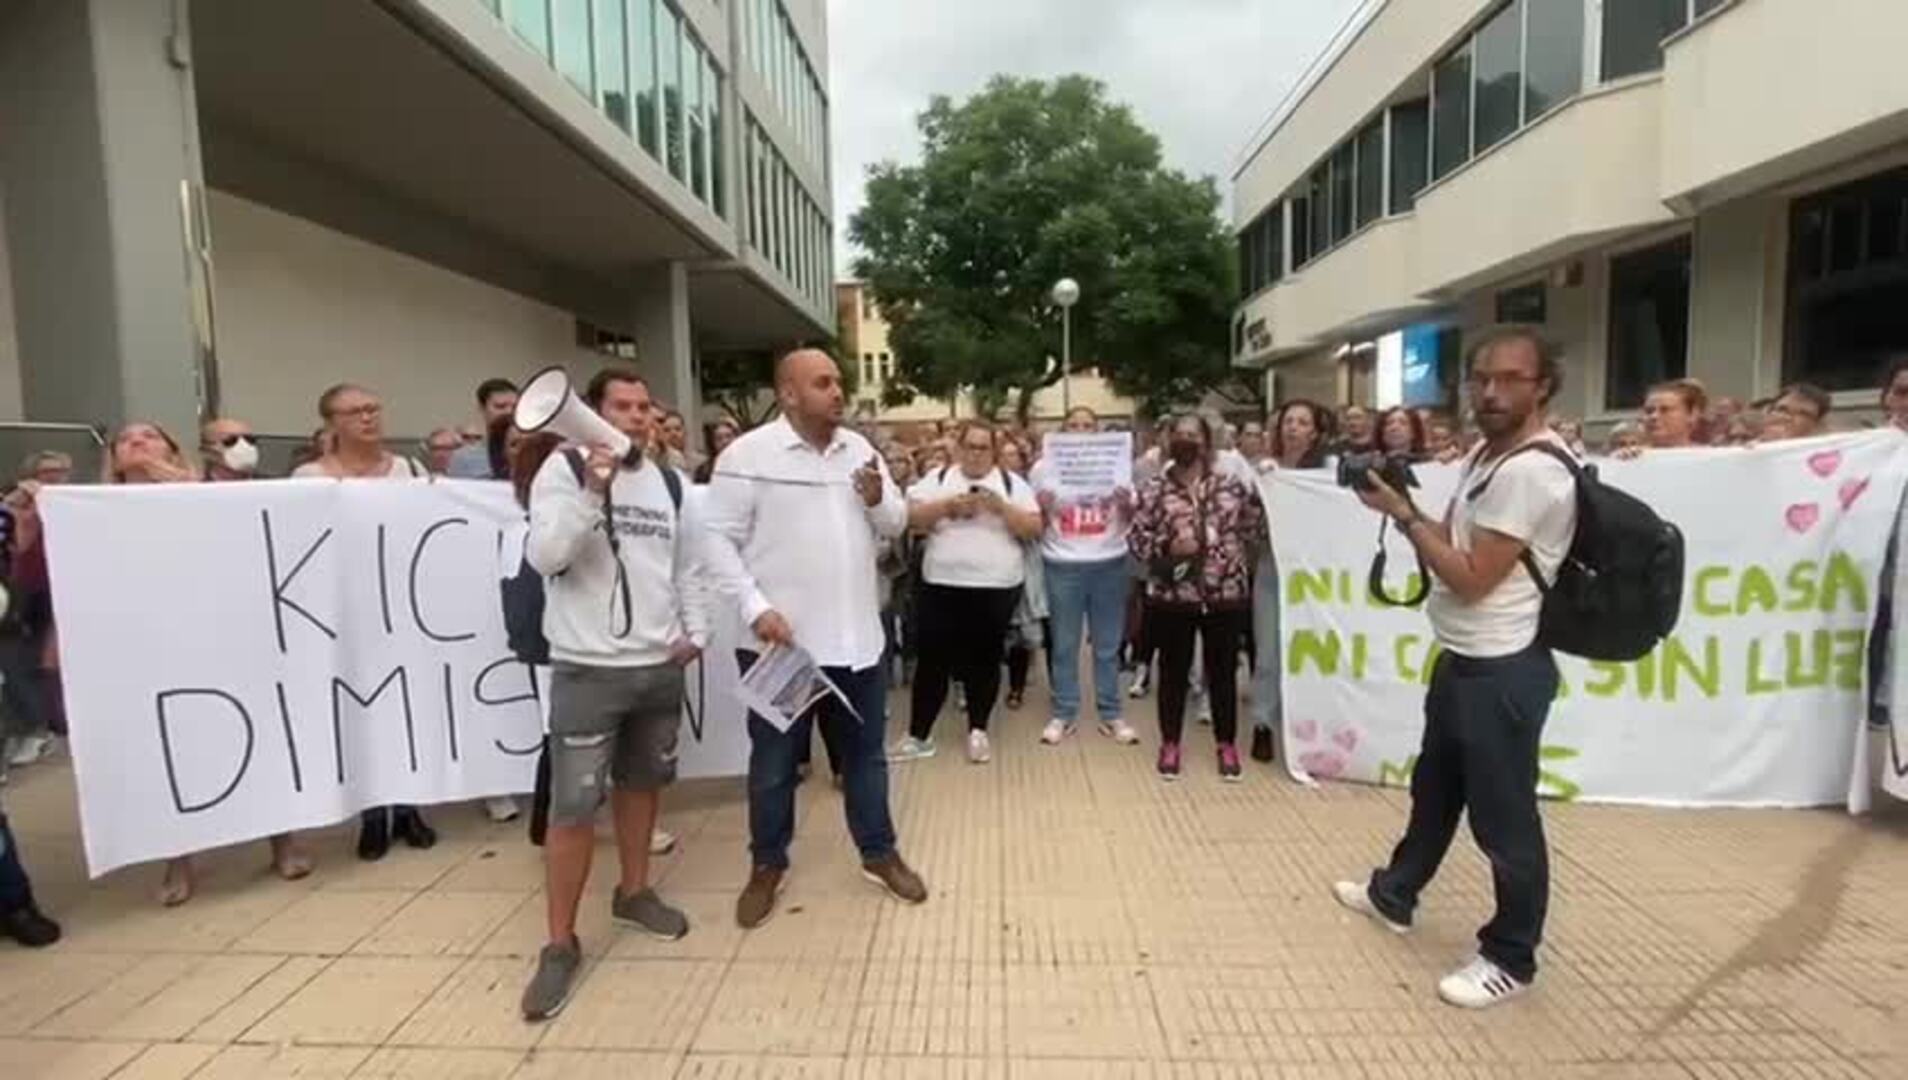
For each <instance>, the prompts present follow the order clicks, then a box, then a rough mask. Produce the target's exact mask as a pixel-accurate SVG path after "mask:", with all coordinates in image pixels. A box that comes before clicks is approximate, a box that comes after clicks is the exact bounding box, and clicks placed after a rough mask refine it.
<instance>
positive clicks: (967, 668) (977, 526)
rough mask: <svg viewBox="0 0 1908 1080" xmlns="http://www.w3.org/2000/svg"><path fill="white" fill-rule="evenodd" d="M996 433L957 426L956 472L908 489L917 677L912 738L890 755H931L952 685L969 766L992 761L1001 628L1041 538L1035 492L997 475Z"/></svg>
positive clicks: (983, 425)
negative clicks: (957, 690) (962, 707)
mask: <svg viewBox="0 0 1908 1080" xmlns="http://www.w3.org/2000/svg"><path fill="white" fill-rule="evenodd" d="M995 444H996V438H995V434H994V429H993V427H992V425H990V424H988V423H987V422H986V421H984V420H969V421H967V422H965V423H964V424H962V426H961V428H960V432H959V434H958V436H957V437H956V443H955V446H956V449H957V451H958V453H959V454H960V464H958V465H951V466H949V467H947V468H944V469H941V470H940V471H938V472H933V473H929V474H928V475H926V476H924V477H922V478H921V479H920V480H919V481H918V482H916V483H915V485H914V486H913V487H912V488H910V489H909V490H908V525H909V526H910V527H911V528H913V529H914V530H915V531H916V532H919V533H922V534H925V535H926V537H927V547H926V551H925V552H924V554H923V556H922V560H921V582H920V585H919V586H918V587H917V589H916V591H915V598H916V599H915V606H916V616H915V618H916V622H917V626H918V627H919V630H918V632H919V634H920V640H921V651H920V659H919V661H918V666H917V668H916V670H915V673H914V688H913V701H912V706H913V708H912V711H911V713H910V715H909V720H908V736H907V738H905V739H903V740H901V743H900V745H899V746H897V747H896V748H895V750H894V753H893V754H892V756H893V757H894V758H895V760H897V761H916V760H919V759H922V758H930V757H933V756H934V737H933V736H934V721H935V719H936V718H937V717H938V716H939V715H940V712H941V706H942V705H943V704H945V703H946V701H947V686H948V680H949V679H950V678H953V679H958V680H960V683H961V685H962V687H963V688H964V689H965V690H966V691H967V760H969V761H971V762H973V763H974V764H976V765H982V764H985V763H986V762H988V761H989V760H991V759H992V757H993V751H992V748H991V747H990V746H989V745H988V741H987V720H988V717H989V715H990V714H991V713H992V712H993V711H994V701H995V699H996V698H998V697H999V696H1000V671H1001V659H1002V654H1003V652H1004V651H1005V649H1006V645H1007V627H1008V624H1009V623H1011V622H1012V621H1013V617H1014V611H1015V609H1016V608H1018V607H1019V606H1020V593H1021V589H1022V587H1023V586H1024V585H1025V584H1026V555H1025V552H1024V550H1023V549H1022V547H1021V545H1022V544H1023V543H1024V542H1026V541H1028V540H1032V539H1033V538H1034V537H1036V536H1039V535H1040V530H1041V527H1042V524H1041V520H1040V506H1039V504H1038V503H1036V502H1034V495H1033V489H1032V488H1031V487H1029V486H1028V485H1027V482H1026V481H1025V480H1021V479H1017V478H1016V477H1014V476H1013V475H1012V474H1011V473H1009V472H1007V470H1006V469H1004V468H1002V467H1001V466H1000V462H999V456H998V453H997V451H996V448H995Z"/></svg>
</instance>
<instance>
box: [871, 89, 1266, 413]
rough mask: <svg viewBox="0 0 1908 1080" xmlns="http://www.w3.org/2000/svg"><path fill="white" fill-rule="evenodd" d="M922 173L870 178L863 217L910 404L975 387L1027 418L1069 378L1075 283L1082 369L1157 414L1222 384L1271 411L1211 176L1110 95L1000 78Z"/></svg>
mask: <svg viewBox="0 0 1908 1080" xmlns="http://www.w3.org/2000/svg"><path fill="white" fill-rule="evenodd" d="M918 123H919V127H920V129H921V135H922V140H923V146H922V154H921V163H920V164H919V165H908V166H904V165H898V164H895V163H893V162H884V163H882V164H879V165H875V166H873V167H872V168H870V169H869V178H868V193H867V205H866V206H864V207H863V208H862V209H861V210H860V211H859V212H857V213H856V214H855V215H854V217H853V218H852V219H851V221H850V223H849V236H850V237H851V238H852V239H853V240H854V241H855V243H856V244H858V245H859V246H860V247H861V249H862V250H863V251H864V252H865V253H866V254H865V255H863V256H862V257H860V258H857V259H856V260H855V273H856V274H857V275H859V276H860V277H862V278H863V279H865V280H866V281H867V282H868V283H869V285H870V287H871V288H872V289H873V291H874V294H875V297H876V299H877V301H878V302H879V303H880V305H881V309H882V312H883V314H884V315H885V316H886V317H887V319H888V323H889V327H890V341H891V343H892V345H893V349H894V353H895V362H896V368H897V371H896V378H897V381H898V382H899V383H900V384H901V385H900V386H899V387H898V388H896V392H897V393H898V395H899V396H902V397H905V396H907V395H909V394H911V393H915V392H918V393H924V394H929V395H933V396H936V397H946V396H951V395H952V394H954V393H956V392H958V391H960V390H962V389H971V390H973V391H974V392H975V394H976V395H977V396H978V398H979V399H980V401H981V403H982V405H983V407H986V406H988V405H990V404H992V405H1005V404H1007V403H1008V402H1009V399H1010V397H1014V396H1017V400H1014V401H1013V402H1012V404H1013V405H1014V407H1015V408H1016V410H1017V411H1018V412H1019V413H1020V415H1021V416H1022V417H1023V418H1024V417H1025V416H1026V413H1027V410H1028V408H1029V405H1030V403H1031V399H1032V396H1033V394H1034V392H1035V391H1037V390H1039V389H1041V388H1043V387H1047V386H1051V385H1053V384H1054V383H1056V382H1058V381H1059V380H1060V375H1061V370H1060V352H1061V341H1060V336H1061V331H1060V315H1059V312H1058V311H1057V310H1055V309H1054V307H1053V305H1052V301H1051V300H1050V298H1049V294H1050V291H1051V289H1052V286H1053V283H1054V282H1055V281H1057V280H1059V279H1060V278H1062V277H1071V278H1074V279H1075V280H1077V281H1078V282H1079V283H1080V288H1081V299H1080V302H1079V304H1078V305H1077V306H1076V307H1075V308H1074V309H1073V366H1074V368H1075V370H1086V369H1088V368H1097V369H1098V370H1099V372H1100V373H1101V374H1102V375H1104V376H1106V377H1107V378H1108V379H1109V380H1110V381H1111V382H1112V384H1113V387H1114V389H1116V390H1118V391H1119V392H1121V393H1123V394H1126V395H1128V396H1131V397H1134V398H1136V399H1137V400H1138V401H1139V402H1140V403H1141V405H1142V407H1143V408H1145V409H1146V410H1147V411H1148V412H1154V413H1157V412H1160V411H1164V410H1165V409H1167V408H1169V407H1171V406H1173V405H1176V404H1182V403H1186V402H1190V401H1194V400H1197V399H1198V398H1200V397H1201V396H1202V395H1203V394H1204V393H1205V392H1207V391H1217V392H1219V393H1221V394H1224V395H1226V396H1227V397H1230V398H1233V399H1234V400H1236V401H1239V402H1241V403H1245V402H1257V401H1258V400H1259V396H1260V395H1259V393H1258V390H1257V386H1256V381H1255V380H1251V379H1241V378H1239V377H1238V374H1237V373H1235V372H1234V370H1233V369H1232V367H1231V364H1230V357H1229V336H1230V335H1229V329H1228V328H1229V323H1230V318H1231V312H1232V306H1233V303H1234V301H1235V298H1236V295H1237V293H1236V286H1235V283H1234V280H1233V277H1234V273H1235V266H1234V259H1233V257H1232V249H1231V240H1230V238H1229V236H1228V235H1227V233H1226V232H1225V229H1224V227H1223V225H1222V224H1221V222H1220V219H1219V193H1218V189H1217V187H1216V185H1215V184H1214V182H1213V180H1212V179H1211V178H1210V177H1202V178H1200V179H1197V180H1194V179H1190V178H1188V177H1186V176H1185V175H1184V174H1182V173H1180V172H1178V171H1176V170H1173V169H1168V168H1166V167H1164V166H1163V165H1162V164H1161V158H1160V147H1159V140H1158V139H1157V138H1155V137H1154V136H1153V135H1152V134H1151V133H1150V132H1148V131H1146V130H1145V129H1144V128H1142V127H1141V126H1140V125H1139V124H1138V123H1137V122H1136V121H1135V120H1134V119H1133V115H1132V112H1131V111H1130V110H1129V109H1128V108H1126V107H1125V106H1123V105H1118V104H1114V103H1111V102H1109V101H1107V99H1106V91H1105V87H1104V86H1102V85H1101V84H1100V83H1098V82H1096V81H1094V80H1092V79H1089V78H1086V77H1084V76H1077V75H1075V76H1067V77H1065V78H1062V79H1059V80H1057V81H1054V82H1052V83H1048V82H1043V81H1040V80H1032V79H1015V78H1010V77H1007V76H997V77H995V78H994V79H993V80H992V81H991V82H990V83H989V84H988V85H987V87H986V89H985V90H983V91H982V92H981V93H979V94H976V95H975V96H974V97H972V98H970V99H968V100H967V101H965V102H962V103H960V104H958V105H957V104H955V103H953V102H952V101H950V100H949V99H948V98H945V97H938V96H937V97H935V98H934V99H933V100H932V101H931V102H930V103H929V105H928V108H927V110H926V111H925V112H923V113H922V114H921V115H920V117H919V120H918Z"/></svg>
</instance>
